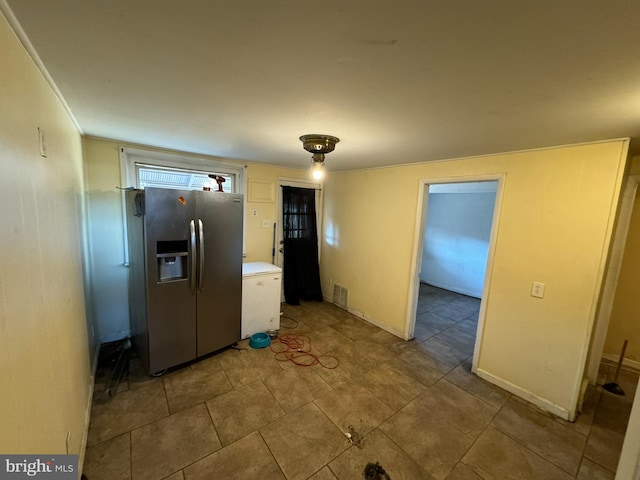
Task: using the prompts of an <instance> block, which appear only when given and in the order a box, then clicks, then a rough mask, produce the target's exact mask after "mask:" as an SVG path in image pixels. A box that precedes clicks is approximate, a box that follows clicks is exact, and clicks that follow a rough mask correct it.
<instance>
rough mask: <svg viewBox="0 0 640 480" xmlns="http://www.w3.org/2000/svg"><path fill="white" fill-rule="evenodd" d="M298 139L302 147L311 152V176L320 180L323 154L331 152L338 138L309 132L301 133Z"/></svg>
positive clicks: (322, 172)
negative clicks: (306, 133) (307, 133)
mask: <svg viewBox="0 0 640 480" xmlns="http://www.w3.org/2000/svg"><path fill="white" fill-rule="evenodd" d="M300 141H301V142H302V146H303V147H304V149H305V150H306V151H307V152H310V153H312V154H313V155H312V156H311V176H312V177H313V178H314V179H315V180H321V179H322V178H323V177H324V156H325V155H326V154H327V153H331V152H333V150H334V149H335V148H336V143H338V142H339V141H340V139H339V138H336V137H332V136H331V135H318V134H309V135H302V136H301V137H300Z"/></svg>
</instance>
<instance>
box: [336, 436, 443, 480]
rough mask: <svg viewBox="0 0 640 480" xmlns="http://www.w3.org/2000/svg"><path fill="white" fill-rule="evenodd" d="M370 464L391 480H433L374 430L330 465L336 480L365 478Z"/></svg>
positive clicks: (407, 456) (385, 437)
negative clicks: (374, 465) (381, 469)
mask: <svg viewBox="0 0 640 480" xmlns="http://www.w3.org/2000/svg"><path fill="white" fill-rule="evenodd" d="M369 463H374V464H375V463H377V464H378V465H379V466H381V467H382V468H383V469H384V470H385V472H386V473H387V475H389V477H390V478H392V479H394V480H402V479H406V480H414V479H424V480H428V479H433V477H432V476H431V475H429V473H427V472H426V471H425V470H424V469H423V468H422V467H421V466H420V465H418V464H417V463H416V462H415V461H414V460H413V459H412V458H411V457H409V455H407V454H406V453H405V452H404V451H402V449H401V448H399V447H398V446H397V445H396V444H395V443H393V442H392V441H391V440H390V439H389V437H387V436H386V435H385V434H384V433H383V432H381V431H380V430H374V431H372V432H371V433H369V434H368V435H367V436H366V437H364V438H363V439H362V442H361V445H360V446H359V447H358V446H355V445H354V446H352V447H350V448H349V449H348V450H347V451H346V452H344V453H343V454H342V455H340V456H339V457H338V458H337V459H335V460H334V461H333V462H331V463H330V464H329V467H330V468H331V470H332V471H333V472H334V473H335V475H336V477H337V478H338V479H339V480H343V479H344V480H350V479H354V478H364V477H365V476H364V472H365V468H366V466H367V465H368V464H369Z"/></svg>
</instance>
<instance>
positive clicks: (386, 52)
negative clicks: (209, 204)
mask: <svg viewBox="0 0 640 480" xmlns="http://www.w3.org/2000/svg"><path fill="white" fill-rule="evenodd" d="M0 5H1V6H2V7H3V10H4V11H5V14H6V15H7V17H9V18H10V20H11V21H12V23H14V25H15V21H16V20H17V22H18V23H19V25H20V26H21V28H22V30H23V31H24V33H25V34H26V37H27V38H28V40H29V42H30V43H31V44H32V46H33V47H34V49H35V51H36V52H37V55H38V56H39V58H40V59H41V61H42V63H43V64H44V66H45V67H46V70H47V71H48V73H49V75H50V76H51V78H53V81H54V82H55V84H56V85H57V87H58V89H59V91H60V92H61V93H62V96H63V97H64V99H65V100H66V102H67V104H68V105H69V107H70V109H71V111H72V113H73V115H74V117H75V119H76V121H77V123H78V124H79V125H80V127H81V129H82V131H83V133H84V134H86V135H91V136H97V137H104V138H110V139H117V140H121V141H125V142H131V143H137V144H143V145H152V146H157V147H164V148H169V149H176V150H181V151H186V152H194V153H200V154H208V155H216V156H222V157H228V158H237V159H243V160H250V161H256V162H263V163H269V164H277V165H282V166H290V167H299V168H306V167H307V165H308V163H309V162H310V155H311V154H309V153H307V152H305V151H304V150H303V149H302V144H301V142H300V141H299V140H298V137H299V136H300V135H303V134H307V133H324V134H329V135H334V136H337V137H339V138H340V139H341V141H340V143H339V144H338V145H337V147H336V150H335V152H333V153H331V154H330V155H328V156H327V168H328V170H348V169H358V168H366V167H372V166H383V165H392V164H400V163H412V162H423V161H430V160H438V159H446V158H455V157H461V156H470V155H481V154H487V153H497V152H505V151H513V150H522V149H528V148H535V147H545V146H554V145H563V144H569V143H579V142H588V141H595V140H604V139H610V138H619V137H627V136H629V137H640V25H639V20H640V2H638V1H637V0H628V1H622V0H612V1H602V0H563V1H557V0H547V1H542V0H536V1H528V2H524V1H520V2H514V1H513V0H493V1H492V0H487V1H482V2H480V1H472V0H468V1H454V0H452V1H442V0H429V1H426V0H425V1H410V0H377V1H376V0H349V1H345V0H324V1H322V2H309V1H304V0H302V1H301V0H297V1H293V0H271V1H269V2H266V1H264V0H215V1H214V0H180V1H179V2H178V1H161V0H109V1H105V0H55V1H51V0H0ZM12 14H13V15H14V16H15V18H14V19H11V16H12Z"/></svg>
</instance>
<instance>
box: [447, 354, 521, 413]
mask: <svg viewBox="0 0 640 480" xmlns="http://www.w3.org/2000/svg"><path fill="white" fill-rule="evenodd" d="M444 378H445V380H447V381H448V382H451V383H453V384H454V385H456V386H458V387H460V388H461V389H463V390H464V391H466V392H468V393H470V394H471V395H473V396H474V397H477V398H479V399H480V400H482V401H484V402H486V403H488V404H489V405H491V406H493V407H496V408H500V407H502V406H503V405H504V404H505V403H506V402H507V400H508V399H509V397H510V396H511V394H510V393H509V392H507V391H506V390H503V389H501V388H500V387H497V386H495V385H493V384H491V383H489V382H487V381H486V380H483V379H481V378H480V377H478V376H477V375H474V374H473V373H471V362H470V361H465V362H463V363H462V364H460V365H458V366H457V367H456V368H454V369H453V370H451V372H449V374H448V375H447V376H446V377H444Z"/></svg>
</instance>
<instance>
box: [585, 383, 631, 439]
mask: <svg viewBox="0 0 640 480" xmlns="http://www.w3.org/2000/svg"><path fill="white" fill-rule="evenodd" d="M632 405H633V403H631V402H629V401H627V400H626V399H625V398H624V397H621V396H618V395H614V394H612V393H610V392H607V391H603V392H602V396H601V397H600V403H598V405H597V408H596V410H595V414H594V418H593V423H594V424H596V425H599V426H600V427H603V428H607V429H609V430H612V431H614V432H616V433H619V434H621V435H624V434H625V432H626V431H627V424H628V423H629V415H631V406H632Z"/></svg>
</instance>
